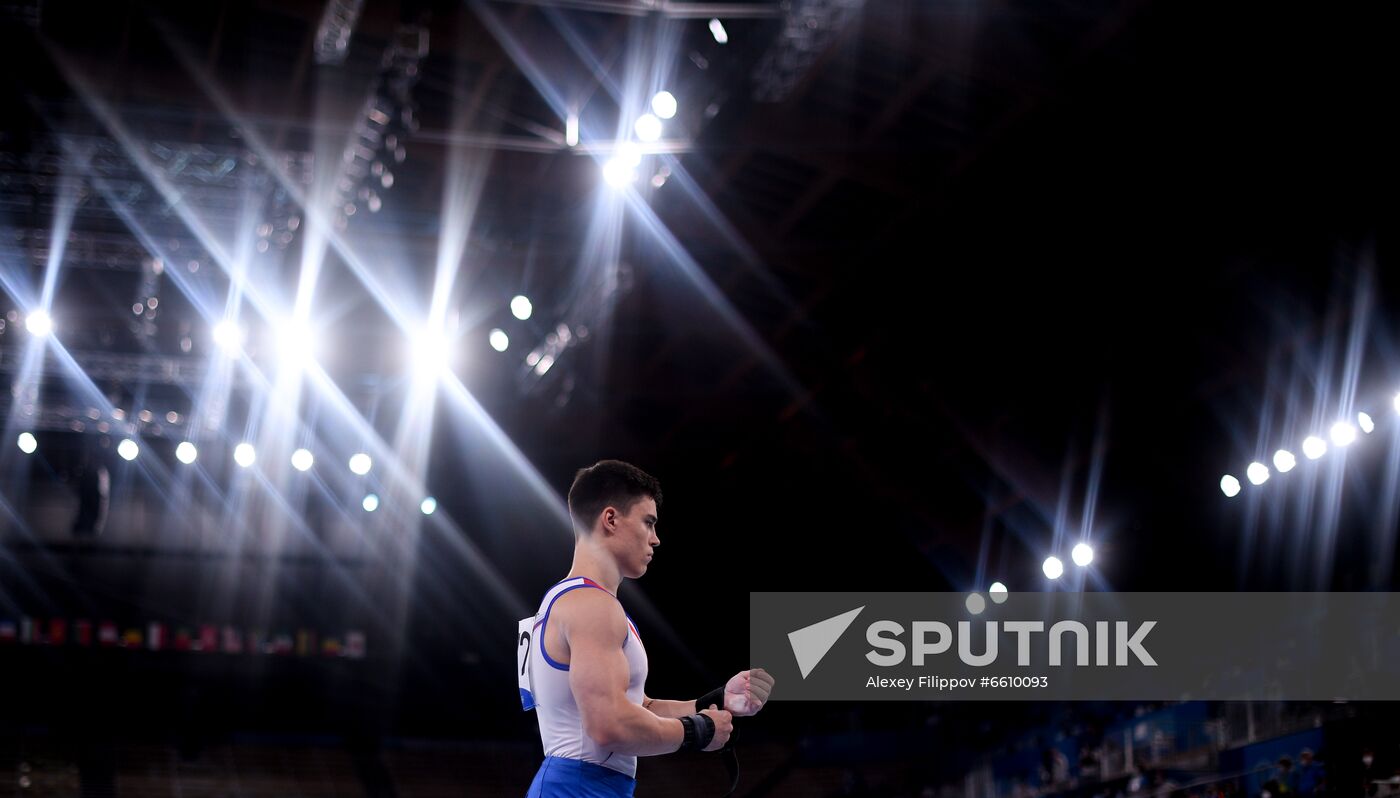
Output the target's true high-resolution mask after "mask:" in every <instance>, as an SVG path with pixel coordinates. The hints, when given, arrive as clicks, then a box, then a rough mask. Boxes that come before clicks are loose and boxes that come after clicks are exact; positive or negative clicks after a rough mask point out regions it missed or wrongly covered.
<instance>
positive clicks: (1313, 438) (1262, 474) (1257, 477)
mask: <svg viewBox="0 0 1400 798" xmlns="http://www.w3.org/2000/svg"><path fill="white" fill-rule="evenodd" d="M1393 403H1394V406H1395V412H1396V413H1400V394H1396V396H1395V399H1394V401H1393ZM1358 428H1359V429H1360V431H1361V432H1362V433H1364V434H1366V435H1370V434H1371V433H1372V432H1374V431H1375V429H1376V422H1375V420H1374V419H1372V418H1371V416H1370V415H1369V414H1367V413H1357V414H1356V424H1355V425H1352V424H1351V423H1350V422H1347V421H1338V422H1337V423H1335V424H1333V425H1332V428H1331V429H1330V430H1328V433H1327V435H1328V437H1329V438H1330V439H1331V440H1332V445H1333V446H1335V447H1337V448H1338V449H1344V448H1346V447H1348V446H1350V445H1352V444H1353V443H1355V442H1356V439H1357V437H1358V435H1357V429H1358ZM1325 454H1327V441H1325V440H1323V439H1322V438H1321V437H1319V436H1317V435H1309V436H1308V437H1306V438H1304V439H1303V456H1304V457H1306V458H1308V459H1309V460H1317V459H1319V458H1320V457H1322V456H1323V455H1325ZM1273 462H1274V470H1275V471H1277V472H1278V473H1280V474H1287V473H1288V472H1289V471H1292V470H1293V469H1294V468H1295V467H1296V466H1297V465H1298V457H1297V456H1296V455H1294V454H1293V453H1292V452H1290V451H1288V450H1287V449H1279V450H1278V451H1277V452H1274V458H1273ZM1272 473H1273V472H1271V471H1270V470H1269V467H1268V466H1267V465H1265V464H1263V463H1261V462H1258V461H1257V460H1256V461H1255V462H1253V463H1250V464H1249V465H1248V466H1247V467H1246V468H1245V470H1244V476H1245V479H1247V480H1249V483H1250V484H1251V485H1263V484H1264V483H1265V482H1268V481H1269V477H1270V476H1272ZM1241 490H1243V486H1242V485H1241V484H1240V480H1239V478H1238V477H1236V476H1234V475H1233V474H1226V475H1225V476H1223V477H1221V478H1220V492H1221V493H1224V494H1225V496H1226V497H1227V498H1231V499H1233V498H1234V497H1236V496H1238V495H1240V491H1241Z"/></svg>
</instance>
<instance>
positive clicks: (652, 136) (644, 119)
mask: <svg viewBox="0 0 1400 798" xmlns="http://www.w3.org/2000/svg"><path fill="white" fill-rule="evenodd" d="M632 129H633V130H635V131H637V138H638V139H640V140H642V141H648V142H650V141H656V140H657V139H659V138H661V120H660V119H657V118H656V116H654V115H653V114H642V115H641V116H639V117H637V123H636V124H635V125H633V126H632Z"/></svg>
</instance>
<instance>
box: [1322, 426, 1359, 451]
mask: <svg viewBox="0 0 1400 798" xmlns="http://www.w3.org/2000/svg"><path fill="white" fill-rule="evenodd" d="M1328 437H1330V438H1331V439H1332V443H1333V444H1335V445H1337V446H1350V445H1351V444H1352V443H1353V442H1355V441H1356V427H1353V426H1352V425H1350V424H1348V423H1346V422H1345V421H1338V422H1337V423H1336V424H1333V425H1332V430H1331V431H1330V432H1329V433H1328Z"/></svg>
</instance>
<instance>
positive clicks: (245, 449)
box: [233, 443, 258, 468]
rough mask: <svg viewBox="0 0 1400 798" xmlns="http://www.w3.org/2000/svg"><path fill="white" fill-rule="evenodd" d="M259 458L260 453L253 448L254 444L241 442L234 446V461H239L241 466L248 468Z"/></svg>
mask: <svg viewBox="0 0 1400 798" xmlns="http://www.w3.org/2000/svg"><path fill="white" fill-rule="evenodd" d="M257 460H258V453H257V451H256V450H255V449H253V444H251V443H240V444H238V445H237V446H235V447H233V462H235V463H238V465H239V466H241V467H243V468H247V467H248V466H251V465H252V464H253V463H255V462H257Z"/></svg>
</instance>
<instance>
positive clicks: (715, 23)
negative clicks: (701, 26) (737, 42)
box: [710, 19, 729, 44]
mask: <svg viewBox="0 0 1400 798" xmlns="http://www.w3.org/2000/svg"><path fill="white" fill-rule="evenodd" d="M710 35H711V36H713V37H715V43H716V44H728V43H729V32H728V31H726V30H725V29H724V23H723V22H720V21H719V20H717V19H712V20H710Z"/></svg>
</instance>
